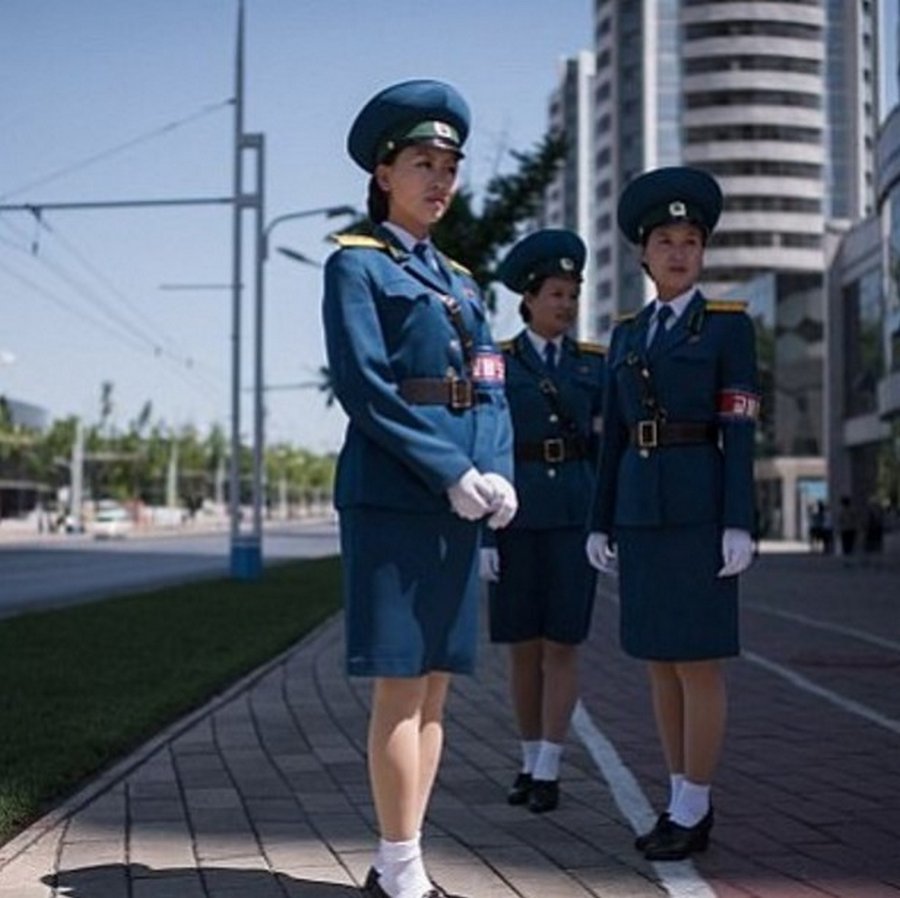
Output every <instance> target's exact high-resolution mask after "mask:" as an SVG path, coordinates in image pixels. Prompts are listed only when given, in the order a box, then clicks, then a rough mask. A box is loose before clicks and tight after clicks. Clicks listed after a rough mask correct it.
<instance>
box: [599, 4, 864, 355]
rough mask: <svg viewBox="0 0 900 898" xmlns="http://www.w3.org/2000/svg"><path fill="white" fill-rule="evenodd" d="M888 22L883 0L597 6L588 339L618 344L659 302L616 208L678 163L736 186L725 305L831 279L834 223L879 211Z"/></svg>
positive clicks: (722, 268)
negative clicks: (881, 61)
mask: <svg viewBox="0 0 900 898" xmlns="http://www.w3.org/2000/svg"><path fill="white" fill-rule="evenodd" d="M877 21H878V16H877V3H876V2H870V0H860V2H854V3H848V2H845V0H787V2H772V0H745V2H734V0H633V2H628V3H625V2H613V0H595V5H594V50H595V59H596V65H595V73H594V103H593V140H594V146H593V153H594V166H593V172H592V186H593V218H594V222H593V230H592V232H590V233H585V234H584V236H586V237H587V238H588V242H589V245H590V247H591V250H592V256H593V264H594V286H593V298H592V299H593V301H592V304H591V306H590V308H589V307H588V306H587V305H586V307H585V310H584V314H585V318H586V322H585V330H586V332H589V333H591V335H592V336H597V337H599V338H601V339H604V338H606V337H608V334H609V330H610V329H611V327H612V323H613V321H614V319H615V316H616V314H618V313H621V312H628V311H633V310H634V309H636V308H638V307H640V305H641V304H642V303H643V302H644V300H645V299H646V298H647V297H646V291H647V284H646V281H645V278H644V277H643V274H642V272H641V269H640V265H639V260H638V257H637V255H636V253H635V252H634V249H633V248H632V247H630V246H628V245H627V244H626V243H624V241H622V240H621V238H619V236H618V233H617V230H616V224H615V204H616V200H617V198H618V196H619V194H620V193H621V191H622V189H623V188H624V186H625V185H626V184H627V183H628V181H629V180H630V179H631V178H633V177H634V176H635V175H636V174H638V173H640V172H641V171H645V170H647V169H650V168H656V167H658V166H662V165H677V164H682V163H683V164H688V165H696V166H698V167H701V168H705V169H706V170H708V171H710V172H711V173H713V174H714V175H716V177H717V178H718V179H719V181H720V182H721V184H722V188H723V191H724V193H725V196H726V206H725V211H724V214H723V216H722V220H721V223H720V225H719V228H718V229H717V233H716V235H715V238H714V240H713V242H712V243H711V245H710V247H709V250H708V252H707V258H706V263H707V268H706V280H705V284H706V286H707V288H708V290H709V292H711V293H721V292H723V291H726V290H729V289H732V288H734V287H735V286H736V285H739V284H741V283H744V282H746V281H748V280H750V279H752V278H756V277H758V276H760V275H763V274H766V273H768V272H772V271H778V272H785V273H790V274H792V275H804V274H811V275H812V274H815V275H818V276H819V277H821V275H822V271H823V268H824V260H823V238H824V233H825V221H826V219H827V218H834V217H840V218H846V219H849V220H856V219H858V218H860V217H862V216H863V215H865V214H866V213H867V212H868V211H869V210H871V208H872V203H873V153H874V140H875V133H876V127H877V122H878V108H877V107H878V100H877V70H878V69H877ZM820 305H821V304H820Z"/></svg>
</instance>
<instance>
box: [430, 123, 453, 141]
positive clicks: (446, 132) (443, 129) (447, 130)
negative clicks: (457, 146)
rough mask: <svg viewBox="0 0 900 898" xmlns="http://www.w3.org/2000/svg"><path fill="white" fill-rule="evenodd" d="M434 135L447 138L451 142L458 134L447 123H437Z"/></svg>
mask: <svg viewBox="0 0 900 898" xmlns="http://www.w3.org/2000/svg"><path fill="white" fill-rule="evenodd" d="M434 133H435V134H436V135H437V136H438V137H446V138H449V139H450V140H453V139H454V138H455V137H456V133H455V132H454V130H453V128H451V127H450V125H448V124H447V123H446V122H435V123H434Z"/></svg>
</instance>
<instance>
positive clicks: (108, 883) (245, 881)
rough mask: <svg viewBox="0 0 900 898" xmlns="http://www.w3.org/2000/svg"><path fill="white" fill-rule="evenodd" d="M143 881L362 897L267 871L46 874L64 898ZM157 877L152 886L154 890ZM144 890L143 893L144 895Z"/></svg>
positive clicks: (186, 891) (186, 895)
mask: <svg viewBox="0 0 900 898" xmlns="http://www.w3.org/2000/svg"><path fill="white" fill-rule="evenodd" d="M141 880H143V883H144V887H145V888H147V894H152V895H157V894H158V895H165V896H170V895H171V896H178V898H205V896H207V895H219V894H222V895H229V896H240V898H270V896H272V898H283V896H284V895H285V894H287V895H289V896H290V898H359V896H360V894H361V893H360V891H359V888H358V887H357V886H349V885H339V884H336V883H331V882H321V881H319V880H315V879H296V878H294V877H293V876H287V875H286V874H283V873H275V874H273V873H269V872H267V871H265V870H234V869H229V868H225V867H203V868H202V869H200V870H197V869H194V868H190V867H173V868H168V869H153V868H151V867H147V866H145V865H143V864H102V865H98V866H93V867H77V868H75V869H72V870H61V871H60V872H59V873H57V874H55V875H48V876H44V877H42V878H41V882H42V883H44V885H47V886H51V887H52V888H54V889H55V890H56V891H55V894H58V895H59V896H60V898H62V896H66V898H97V896H98V895H103V896H104V898H107V896H108V898H118V896H121V898H126V896H128V895H131V894H133V892H134V885H133V884H134V883H135V882H136V881H141ZM149 880H152V888H148V886H149V885H150V883H149V882H148V881H149ZM141 894H143V892H142V893H141Z"/></svg>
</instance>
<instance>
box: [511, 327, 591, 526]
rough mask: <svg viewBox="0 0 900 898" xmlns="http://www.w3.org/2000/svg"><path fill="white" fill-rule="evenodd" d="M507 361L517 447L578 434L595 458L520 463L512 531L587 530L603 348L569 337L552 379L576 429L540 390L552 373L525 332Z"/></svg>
mask: <svg viewBox="0 0 900 898" xmlns="http://www.w3.org/2000/svg"><path fill="white" fill-rule="evenodd" d="M501 348H502V349H503V355H504V357H505V358H506V396H507V399H508V400H509V407H510V412H511V413H512V420H513V432H514V433H515V441H516V443H523V442H527V443H531V444H534V443H541V442H542V441H544V440H548V439H558V438H560V437H572V436H577V437H580V438H581V439H583V440H584V441H585V443H586V444H587V445H588V447H589V450H590V455H589V457H588V458H585V459H572V460H570V461H566V462H563V463H561V464H552V463H548V462H546V461H523V460H521V459H517V460H516V481H515V485H516V492H517V494H518V497H519V511H518V513H517V514H516V516H515V518H513V521H512V523H511V524H510V527H511V528H523V529H529V530H546V529H551V528H556V527H572V526H578V527H583V526H585V523H586V521H587V518H588V511H589V508H590V498H591V494H592V492H593V486H594V471H595V468H596V464H597V458H596V456H597V442H598V440H597V433H596V431H595V420H596V419H599V416H600V414H601V411H602V406H603V381H604V371H605V364H604V355H603V353H604V352H605V350H604V349H602V348H601V347H599V346H597V345H595V344H579V343H576V342H575V341H574V340H571V339H569V338H565V339H564V340H563V343H562V351H561V353H560V357H559V361H558V362H557V366H556V371H555V372H554V373H553V375H552V378H551V379H552V381H553V383H554V384H555V386H556V388H557V390H558V391H559V403H560V406H561V408H562V409H563V410H564V411H565V412H566V413H567V415H568V416H569V418H570V419H571V421H572V423H573V424H574V429H573V430H569V429H568V428H566V427H565V425H564V422H562V421H560V420H559V416H558V415H557V414H556V412H555V410H554V407H553V405H552V404H551V403H550V402H548V400H547V398H546V397H545V396H544V394H543V393H542V392H541V388H540V383H541V381H542V380H543V378H545V377H549V376H550V375H549V374H548V373H547V371H546V369H545V366H544V363H543V360H542V359H541V358H540V356H539V355H538V353H537V352H536V351H535V348H534V344H533V343H532V342H531V340H529V339H528V336H527V334H526V332H525V331H524V330H523V331H522V332H521V333H520V334H519V335H518V336H517V337H515V339H513V340H510V341H508V342H504V343H502V344H501Z"/></svg>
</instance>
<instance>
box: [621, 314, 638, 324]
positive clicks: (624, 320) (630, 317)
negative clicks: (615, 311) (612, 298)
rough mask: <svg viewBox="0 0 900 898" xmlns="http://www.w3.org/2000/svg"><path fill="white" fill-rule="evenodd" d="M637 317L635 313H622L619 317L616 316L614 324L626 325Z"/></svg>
mask: <svg viewBox="0 0 900 898" xmlns="http://www.w3.org/2000/svg"><path fill="white" fill-rule="evenodd" d="M637 315H638V313H637V312H623V313H622V314H621V315H616V324H627V323H628V322H629V321H634V319H635V318H637Z"/></svg>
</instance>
